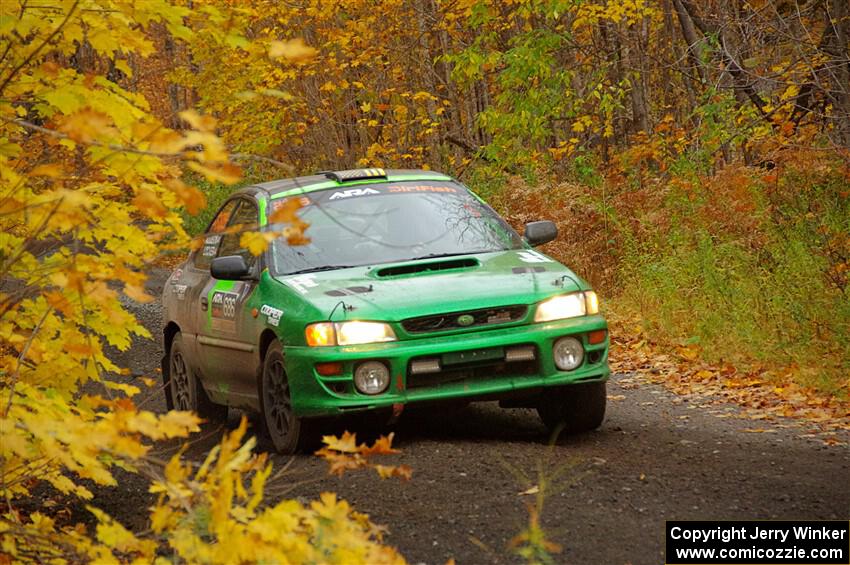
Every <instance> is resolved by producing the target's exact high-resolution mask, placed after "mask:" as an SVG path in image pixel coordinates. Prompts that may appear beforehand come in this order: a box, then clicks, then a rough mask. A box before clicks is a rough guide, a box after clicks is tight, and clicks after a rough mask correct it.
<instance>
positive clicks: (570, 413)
mask: <svg viewBox="0 0 850 565" xmlns="http://www.w3.org/2000/svg"><path fill="white" fill-rule="evenodd" d="M606 401H607V395H606V392H605V383H604V382H601V383H582V384H575V385H569V386H565V387H562V388H558V389H555V390H552V391H546V394H545V395H544V396H542V397H541V398H540V400H539V401H538V403H537V413H538V414H539V415H540V419H541V420H543V423H544V424H546V427H547V428H549V430H550V431H553V432H554V431H557V430H561V431H564V432H566V433H580V432H588V431H590V430H595V429H596V428H598V427H599V426H600V424H602V420H604V419H605V404H606Z"/></svg>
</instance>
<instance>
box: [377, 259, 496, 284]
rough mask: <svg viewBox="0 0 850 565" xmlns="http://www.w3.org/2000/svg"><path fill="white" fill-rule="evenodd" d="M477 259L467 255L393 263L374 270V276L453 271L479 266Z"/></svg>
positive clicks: (400, 275) (384, 276)
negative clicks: (455, 257)
mask: <svg viewBox="0 0 850 565" xmlns="http://www.w3.org/2000/svg"><path fill="white" fill-rule="evenodd" d="M479 265H480V263H479V262H478V259H475V258H472V257H469V258H465V259H445V260H442V261H431V262H428V263H423V262H416V263H409V264H407V265H393V266H392V267H384V268H382V269H378V270H376V271H375V276H376V277H378V278H381V279H386V278H391V277H403V276H407V275H417V274H420V273H438V272H441V271H453V270H457V269H470V268H473V267H477V266H479Z"/></svg>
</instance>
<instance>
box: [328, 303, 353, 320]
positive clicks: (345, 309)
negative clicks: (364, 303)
mask: <svg viewBox="0 0 850 565" xmlns="http://www.w3.org/2000/svg"><path fill="white" fill-rule="evenodd" d="M340 306H342V312H343V313H345V312H351V311H352V310H354V308H355V307H354V306H349V305H348V304H346V303H345V302H343V301H342V300H340V301H339V302H337V303H336V306H334V307H333V310H331V313H330V314H328V320H333V317H334V312H336V309H337V308H339V307H340Z"/></svg>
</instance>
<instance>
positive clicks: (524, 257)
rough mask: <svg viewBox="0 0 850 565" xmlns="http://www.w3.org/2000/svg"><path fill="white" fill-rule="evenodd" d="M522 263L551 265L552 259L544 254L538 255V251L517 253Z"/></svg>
mask: <svg viewBox="0 0 850 565" xmlns="http://www.w3.org/2000/svg"><path fill="white" fill-rule="evenodd" d="M517 256H518V257H519V259H520V261H522V262H523V263H551V262H552V259H549V258H548V257H546V256H545V255H543V254H542V253H538V252H537V251H521V252H519V253H517Z"/></svg>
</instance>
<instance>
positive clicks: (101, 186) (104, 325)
mask: <svg viewBox="0 0 850 565" xmlns="http://www.w3.org/2000/svg"><path fill="white" fill-rule="evenodd" d="M363 166H383V167H387V168H389V167H402V168H404V167H409V168H432V169H438V170H442V171H444V172H447V173H450V174H452V175H454V176H456V177H458V178H459V179H460V180H462V181H463V182H465V183H466V184H468V185H469V186H470V187H472V188H473V189H474V190H476V191H477V192H478V193H479V194H481V195H482V196H483V197H484V198H486V199H488V200H489V201H490V202H491V203H492V204H493V205H494V206H495V207H496V208H497V209H498V210H499V211H500V212H501V213H503V214H504V215H506V217H508V219H509V220H511V221H512V222H513V223H514V224H516V225H517V226H520V225H521V224H522V223H524V222H525V221H530V220H535V219H543V218H546V219H553V220H555V221H557V222H558V224H559V228H560V232H561V237H560V239H559V240H558V241H557V242H555V243H553V244H550V245H549V246H547V247H546V248H545V251H547V252H549V253H551V254H553V255H554V256H555V257H557V258H558V259H559V260H562V261H564V262H566V263H567V264H569V265H570V266H572V267H573V268H574V269H575V270H576V271H577V272H578V273H579V274H581V275H582V276H583V277H585V278H586V279H588V280H589V282H590V283H591V284H593V285H594V287H596V288H597V289H598V290H599V291H600V293H601V294H602V296H603V297H604V298H605V302H606V303H607V307H608V309H609V312H610V313H611V315H612V317H613V318H614V319H615V320H623V322H622V331H631V332H634V333H636V334H637V335H638V337H637V338H636V343H634V344H633V345H641V344H654V345H655V346H657V347H660V348H662V349H667V350H670V351H675V352H676V353H677V355H679V356H681V357H683V358H685V359H689V360H695V359H700V360H704V361H705V362H706V363H710V364H712V366H715V367H717V368H718V370H717V373H722V374H740V375H749V376H751V377H753V378H756V377H757V378H758V379H759V380H760V382H764V383H767V386H769V387H772V388H773V389H774V390H775V391H777V394H781V393H782V392H783V391H789V390H794V389H796V390H801V389H805V390H814V391H816V394H820V395H825V396H827V397H831V398H836V399H845V400H846V398H847V395H848V393H850V377H848V375H850V299H848V276H850V264H849V263H850V8H849V7H848V4H847V2H846V0H798V1H790V0H751V1H744V0H707V1H704V2H696V1H694V0H536V1H532V0H508V1H504V2H495V1H490V0H453V1H443V0H426V1H422V2H419V1H410V0H387V1H381V2H378V1H368V0H341V1H338V2H321V1H318V0H304V1H301V2H272V1H260V2H247V1H226V0H194V1H185V2H184V1H178V0H174V1H167V0H148V1H145V2H124V1H119V0H58V1H57V0H51V1H47V0H46V1H43V2H30V1H28V0H18V1H8V2H3V4H2V8H0V167H1V168H0V181H2V185H0V222H2V226H3V230H2V233H0V263H2V276H3V285H2V288H0V336H2V350H0V355H1V357H0V361H2V366H1V367H0V369H2V372H0V378H2V381H3V394H2V395H0V401H2V404H0V415H2V418H0V431H2V433H3V442H2V446H0V458H2V466H0V467H1V468H2V475H0V482H2V484H3V492H4V496H5V501H6V505H5V506H6V510H4V514H3V518H2V521H0V536H2V543H3V550H4V552H5V553H7V554H8V555H17V556H19V557H21V556H32V555H39V556H45V555H56V556H65V557H69V556H70V557H73V556H74V555H77V556H79V555H86V556H88V557H98V558H100V557H104V558H105V556H107V555H109V556H111V557H112V558H116V559H119V558H120V559H131V558H138V559H140V560H146V559H148V558H152V556H154V555H156V554H157V552H159V553H160V554H161V553H162V551H163V550H162V548H163V547H164V546H168V547H169V548H170V551H172V552H174V553H176V554H179V555H181V556H182V557H184V558H186V559H189V560H193V559H206V560H215V559H219V560H221V561H222V562H226V561H227V560H228V559H230V558H233V556H232V555H229V554H226V553H221V554H218V553H216V552H226V551H236V549H234V548H237V547H239V545H240V544H237V543H232V544H225V546H226V547H223V546H222V545H221V544H214V543H211V540H215V539H220V538H221V536H225V535H226V536H228V537H229V538H230V539H233V537H234V536H238V535H243V536H246V538H250V539H251V540H252V543H251V544H249V545H250V547H251V548H252V550H253V551H256V552H258V553H256V554H253V555H252V557H255V558H256V557H257V555H260V554H261V553H262V552H264V551H267V552H268V554H267V555H268V556H269V558H270V559H272V558H273V556H274V555H277V554H276V553H275V552H277V551H283V552H284V553H283V554H284V555H290V556H292V555H303V556H304V559H305V560H307V559H309V558H311V556H313V557H315V555H316V554H314V553H311V552H319V554H322V555H333V556H335V557H334V558H336V559H338V560H339V561H340V562H345V561H346V559H350V558H351V556H352V555H356V556H357V558H358V559H363V560H370V561H372V562H376V561H378V560H386V561H392V560H395V559H400V557H398V556H397V555H395V554H394V553H393V552H392V551H391V550H389V549H387V548H385V547H383V546H381V545H380V535H379V532H378V530H376V529H375V528H374V526H372V525H371V524H370V523H369V522H368V520H366V519H365V518H364V517H362V516H360V515H357V514H356V513H353V512H352V511H351V509H350V508H348V507H347V506H346V505H345V504H344V503H342V502H340V501H337V500H336V499H333V498H331V497H329V498H327V499H323V500H322V501H320V502H317V503H315V505H313V506H302V505H300V504H298V503H295V502H292V501H282V502H280V503H279V504H277V505H275V506H273V507H267V506H264V505H261V504H260V500H261V499H262V491H263V482H264V478H265V477H267V476H268V475H269V473H270V472H271V471H270V467H269V466H267V465H266V463H265V461H264V459H263V457H262V456H254V455H252V454H251V449H252V447H253V444H252V440H247V441H245V442H243V441H242V440H243V437H242V433H243V432H244V429H243V428H240V430H242V431H237V432H236V433H234V434H233V435H231V436H228V437H227V438H225V439H224V441H223V443H222V445H221V446H220V447H219V448H218V449H217V450H216V451H215V452H213V453H211V456H210V460H209V461H208V464H205V465H204V466H203V467H202V468H200V469H195V468H193V467H192V466H191V465H189V464H183V463H181V462H180V459H179V457H177V458H175V459H174V460H173V461H172V462H170V463H169V464H168V465H167V466H163V465H159V464H158V462H156V461H152V460H151V458H150V457H148V455H147V454H148V450H149V446H150V441H151V440H158V439H162V438H166V437H177V436H184V435H185V434H187V433H189V432H190V431H192V430H194V429H196V428H197V419H196V418H195V417H194V416H191V415H188V414H181V413H174V412H173V413H169V414H165V415H155V414H151V413H150V412H145V411H144V410H142V409H140V407H139V406H138V405H137V403H136V402H134V400H133V397H135V396H137V394H138V392H139V389H138V388H137V387H136V386H134V385H127V384H116V383H115V382H113V381H112V380H110V379H109V378H107V375H110V374H120V373H121V372H122V369H121V368H120V367H116V366H115V365H114V364H113V363H112V362H111V361H109V359H108V358H107V357H106V355H105V354H104V347H105V346H107V345H108V346H112V347H117V348H119V349H121V348H126V347H128V346H129V344H130V340H131V338H132V337H133V335H138V336H147V331H146V330H145V329H144V328H143V327H142V326H140V325H139V324H138V323H137V322H136V321H135V320H134V319H133V318H132V316H131V315H130V314H129V313H128V312H127V311H126V309H125V307H124V306H123V305H122V300H123V299H124V298H123V297H122V293H123V294H124V295H126V297H129V298H131V299H134V300H139V301H146V300H151V299H152V298H151V297H149V296H148V295H147V294H145V292H144V279H145V276H144V273H145V270H146V269H147V268H149V267H150V266H151V265H153V264H157V263H162V262H166V263H167V262H168V261H169V258H173V257H176V256H180V255H182V254H184V253H185V250H186V249H188V248H190V247H191V246H192V245H193V239H192V238H193V236H194V235H196V234H198V233H199V232H200V231H201V230H202V229H203V228H204V226H205V223H206V221H207V220H208V218H209V217H210V215H211V214H212V213H213V212H214V211H215V208H216V207H217V205H218V204H219V203H221V202H222V201H223V199H224V198H225V197H226V196H227V195H228V194H229V193H230V192H231V191H232V190H233V189H234V187H236V186H240V185H244V184H247V183H250V182H258V181H264V180H269V179H273V178H280V177H286V176H293V175H296V174H307V173H311V172H315V171H317V170H324V169H345V168H353V167H363ZM708 373H709V374H713V373H712V372H711V371H709V372H708ZM698 375H699V373H698ZM90 382H95V383H100V385H101V386H103V387H104V392H103V393H97V394H94V393H91V391H90V389H88V388H86V386H85V385H87V384H88V383H90ZM92 438H97V441H92ZM337 447H340V453H353V452H358V453H361V454H365V455H364V457H366V456H367V455H370V454H372V453H373V452H372V451H362V452H361V451H358V450H359V449H360V448H358V447H356V446H352V445H350V444H342V445H339V444H337ZM388 451H391V449H390V448H389V446H388V445H386V446H383V447H379V448H378V449H375V450H374V452H378V453H380V452H388ZM116 465H118V466H121V467H124V468H131V469H134V470H136V471H139V472H144V473H148V474H150V476H151V478H152V480H153V481H154V483H153V484H154V487H153V488H155V489H159V490H158V491H157V492H160V493H161V498H160V500H159V502H158V504H157V506H156V507H155V508H154V509H152V514H151V518H152V527H151V530H150V531H149V532H145V533H144V535H141V534H139V535H138V536H137V535H136V534H133V533H130V532H128V531H126V530H124V529H123V528H122V527H121V526H120V525H119V524H116V523H115V522H113V521H111V519H109V517H108V516H106V515H104V514H103V513H102V512H101V513H99V511H97V510H96V509H93V510H92V511H93V512H94V513H95V514H96V516H97V517H98V520H99V525H98V527H97V529H96V532H94V534H91V535H90V534H88V533H86V532H85V531H84V530H83V529H80V528H75V527H74V526H73V525H64V524H61V523H60V524H57V523H56V522H55V519H54V518H53V517H50V516H48V515H45V514H42V513H40V512H35V513H22V512H20V511H19V510H18V509H17V502H18V501H19V500H22V499H26V497H28V496H31V495H32V493H31V489H32V488H34V486H35V485H36V484H37V483H38V481H40V480H46V481H48V482H50V483H51V484H52V485H53V487H54V488H57V489H59V490H61V491H63V492H71V493H75V494H76V495H78V496H80V497H82V498H83V499H86V498H88V497H90V496H91V492H90V491H89V490H88V489H87V488H86V487H85V486H83V485H82V484H81V483H80V482H79V479H80V478H82V479H86V480H90V481H94V482H95V483H102V484H110V482H114V478H113V477H112V475H111V473H110V469H112V468H113V467H114V466H116ZM69 477H70V478H69ZM222 493H225V494H224V495H222ZM222 501H223V502H222ZM328 517H330V519H327V518H328ZM270 528H274V529H275V530H276V531H280V530H281V529H282V530H285V531H287V532H289V533H290V534H291V535H290V536H289V537H287V538H285V544H289V545H282V544H284V542H282V541H281V540H280V539H278V538H277V537H273V536H269V535H268V532H269V531H270ZM324 528H330V529H329V530H325V529H324ZM257 540H263V543H258V542H257ZM323 544H326V545H323ZM299 552H301V553H299ZM322 552H325V553H322ZM346 552H353V553H346Z"/></svg>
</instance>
